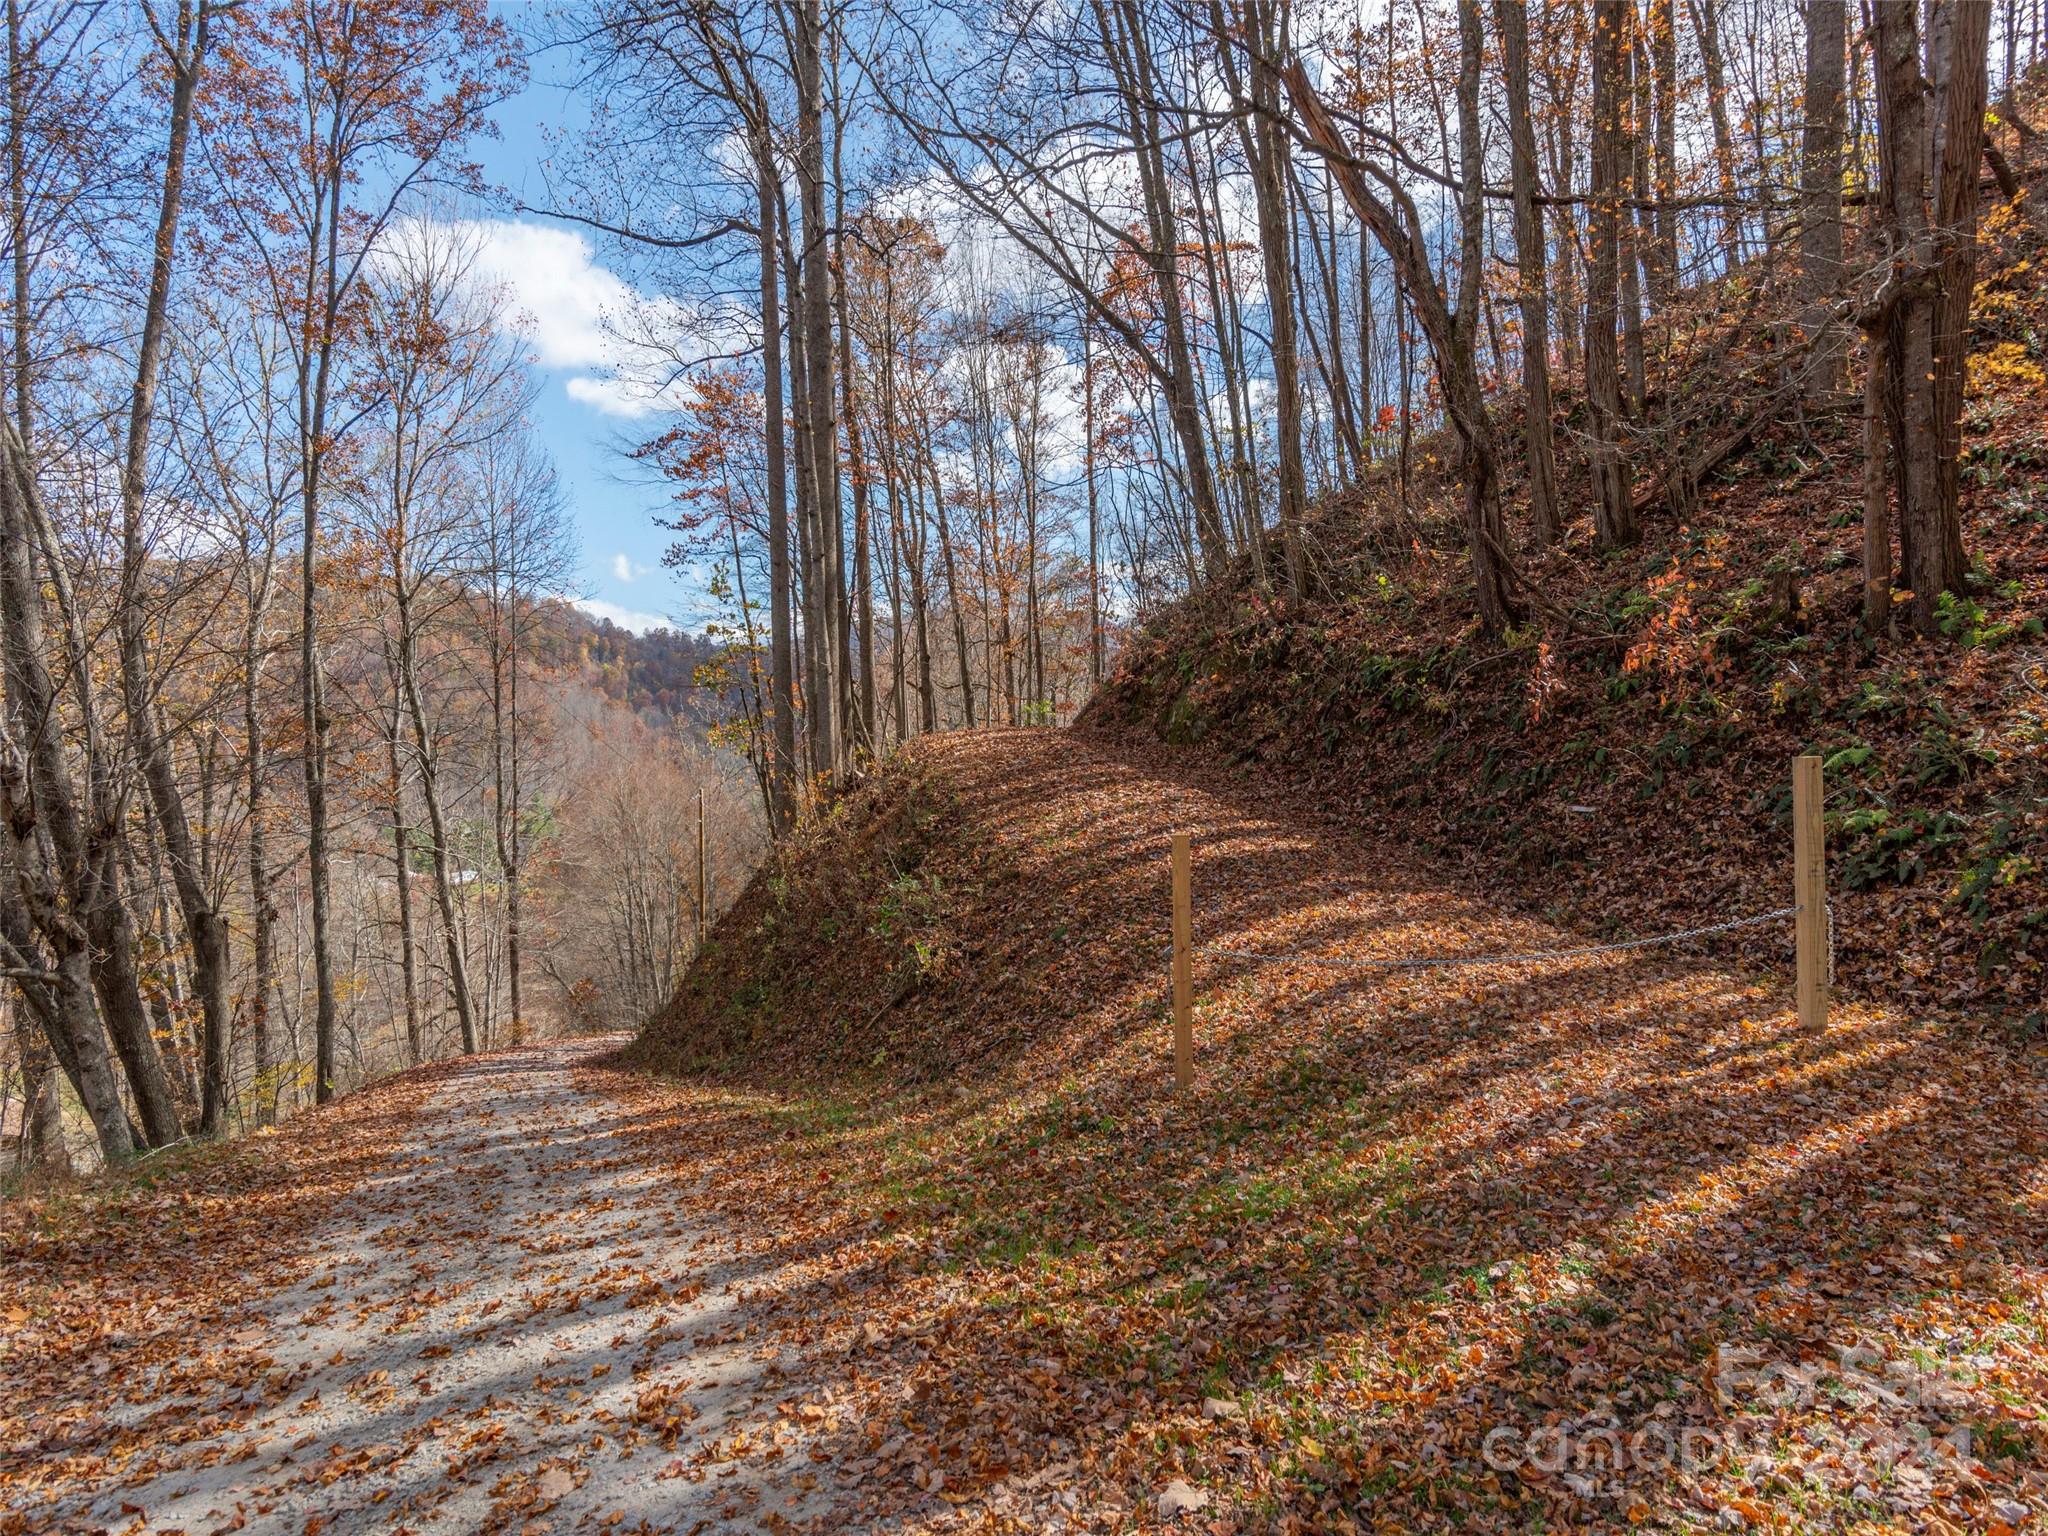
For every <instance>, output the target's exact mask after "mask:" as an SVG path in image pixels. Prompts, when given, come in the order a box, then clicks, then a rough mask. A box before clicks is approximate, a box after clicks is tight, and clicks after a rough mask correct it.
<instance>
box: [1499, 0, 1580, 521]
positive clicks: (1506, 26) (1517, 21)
mask: <svg viewBox="0 0 2048 1536" xmlns="http://www.w3.org/2000/svg"><path fill="white" fill-rule="evenodd" d="M1493 13H1494V17H1495V20H1496V23H1497V24H1498V26H1499V28H1500V36H1501V70H1502V74H1503V76H1504V83H1505V84H1506V86H1507V104H1508V137H1509V140H1510V142H1511V146H1512V159H1511V171H1510V187H1511V191H1512V193H1513V196H1514V202H1515V261H1516V277H1517V279H1518V288H1517V293H1516V298H1517V300H1518V301H1519V304H1520V307H1521V313H1522V390H1523V396H1524V400H1523V408H1522V425H1523V437H1524V441H1525V442H1526V444H1527V448H1528V459H1529V520H1530V522H1531V524H1532V525H1533V526H1534V528H1535V532H1536V543H1537V545H1538V546H1539V547H1541V548H1548V547H1549V546H1550V545H1552V544H1554V543H1556V542H1557V540H1558V538H1559V537H1560V535H1561V534H1562V532H1563V525H1562V523H1561V522H1560V520H1559V517H1558V511H1557V450H1556V446H1555V440H1554V438H1553V432H1552V426H1551V406H1550V309H1549V305H1550V294H1549V289H1548V283H1547V280H1546V276H1545V268H1546V265H1547V263H1546V262H1545V260H1544V245H1543V222H1542V217H1541V215H1540V214H1539V213H1538V211H1537V208H1536V197H1537V193H1538V191H1539V188H1538V186H1537V173H1536V128H1535V124H1534V122H1533V120H1532V119H1531V117H1530V113H1529V15H1528V11H1527V10H1526V9H1525V8H1524V6H1523V5H1522V3H1521V0H1494V8H1493Z"/></svg>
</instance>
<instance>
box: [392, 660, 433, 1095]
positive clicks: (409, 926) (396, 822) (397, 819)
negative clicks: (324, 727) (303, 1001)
mask: <svg viewBox="0 0 2048 1536" xmlns="http://www.w3.org/2000/svg"><path fill="white" fill-rule="evenodd" d="M397 670H398V669H397V668H396V666H394V667H393V668H392V673H393V677H392V682H393V684H394V686H393V689H392V697H391V714H390V717H389V719H388V720H387V722H386V725H385V732H384V745H385V751H386V757H387V761H386V767H387V771H388V772H389V774H390V791H391V806H390V810H391V873H392V877H393V879H394V881H395V883H396V884H397V887H398V974H399V986H400V989H401V993H402V998H401V1000H402V1002H403V1004H404V1007H405V1059H406V1064H407V1065H408V1066H414V1067H416V1066H418V1065H419V1064H420V1063H421V1062H422V1061H423V1060H425V1059H426V1040H425V1036H424V1032H423V1030H422V1029H421V1026H420V962H419V954H420V947H419V940H418V938H417V937H416V935H417V932H418V927H417V923H416V920H415V919H414V917H413V915H412V833H411V829H410V828H408V827H407V826H406V822H405V757H404V751H403V747H402V744H401V740H400V738H401V736H402V733H403V732H404V729H405V722H404V720H403V718H402V717H401V714H400V708H401V706H400V703H399V698H398V689H397V687H396V683H397V676H396V674H397Z"/></svg>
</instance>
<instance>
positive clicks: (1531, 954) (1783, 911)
mask: <svg viewBox="0 0 2048 1536" xmlns="http://www.w3.org/2000/svg"><path fill="white" fill-rule="evenodd" d="M1798 911H1799V908H1798V907H1796V906H1795V907H1779V908H1778V909H1777V910H1775V911H1772V912H1759V913H1758V914H1757V915H1756V916H1754V917H1733V918H1730V919H1728V921H1726V922H1722V923H1708V924H1705V925H1704V926H1702V927H1698V928H1686V929H1682V930H1680V931H1679V932H1677V933H1660V934H1658V935H1656V936H1655V937H1654V938H1648V939H1623V940H1620V941H1618V942H1616V943H1613V944H1588V945H1586V946H1585V947H1584V948H1581V949H1536V950H1529V951H1526V952H1524V953H1522V954H1515V955H1425V956H1418V957H1413V958H1409V959H1401V960H1369V959H1352V958H1349V957H1347V956H1343V955H1311V954H1307V953H1304V952H1302V951H1298V950H1293V951H1281V952H1277V953H1276V952H1273V951H1270V950H1257V949H1223V948H1220V947H1217V946H1215V945H1209V944H1196V945H1194V946H1192V948H1193V952H1194V953H1195V954H1198V955H1215V956H1218V957H1220V958H1222V959H1226V960H1263V961H1299V962H1301V963H1302V964H1305V965H1321V966H1331V967H1335V968H1338V969H1342V970H1359V971H1427V970H1437V969H1441V968H1446V967H1452V966H1466V965H1535V964H1540V963H1541V962H1543V961H1546V960H1577V959H1580V958H1582V957H1583V956H1586V955H1612V954H1619V953H1621V952H1622V951H1624V950H1631V949H1654V948H1656V947H1657V946H1659V945H1663V944H1682V943H1684V942H1685V941H1686V940H1687V939H1703V938H1707V937H1709V936H1710V935H1713V934H1717V933H1731V932H1733V931H1734V930H1735V929H1737V928H1756V927H1759V926H1761V925H1762V924H1764V923H1775V922H1777V921H1779V920H1780V919H1781V918H1787V917H1792V916H1795V915H1797V913H1798ZM1834 925H1835V914H1834V909H1833V907H1832V906H1830V907H1829V909H1828V978H1829V981H1830V982H1832V981H1833V979H1834V963H1835V927H1834Z"/></svg>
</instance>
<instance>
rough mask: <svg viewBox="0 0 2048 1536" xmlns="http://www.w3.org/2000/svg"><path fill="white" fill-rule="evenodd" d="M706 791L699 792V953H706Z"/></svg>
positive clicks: (700, 790)
mask: <svg viewBox="0 0 2048 1536" xmlns="http://www.w3.org/2000/svg"><path fill="white" fill-rule="evenodd" d="M705 895H706V892H705V889H704V791H703V790H702V789H699V790H698V791H697V952H698V953H699V954H702V953H703V952H704V927H705V923H706V922H707V920H708V918H707V914H706V911H705V905H704V898H705Z"/></svg>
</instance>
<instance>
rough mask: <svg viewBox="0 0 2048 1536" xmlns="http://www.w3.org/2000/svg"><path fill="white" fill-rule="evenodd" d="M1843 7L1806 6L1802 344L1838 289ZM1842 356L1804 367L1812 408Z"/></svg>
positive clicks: (1831, 1) (1821, 0) (1840, 0)
mask: <svg viewBox="0 0 2048 1536" xmlns="http://www.w3.org/2000/svg"><path fill="white" fill-rule="evenodd" d="M1847 13H1848V6H1847V5H1846V4H1845V3H1844V0H1807V5H1806V95H1805V115H1806V127H1805V131H1804V132H1803V134H1802V135H1801V137H1800V151H1799V205H1800V206H1799V292H1800V296H1801V297H1802V298H1803V299H1804V300H1805V301H1806V307H1805V311H1804V314H1803V316H1802V324H1803V325H1804V326H1805V328H1806V333H1807V335H1808V336H1809V337H1812V336H1817V335H1819V334H1820V331H1821V329H1822V327H1824V326H1825V325H1826V324H1827V323H1828V301H1829V300H1830V299H1832V298H1833V297H1834V295H1835V293H1836V292H1837V291H1838V290H1839V289H1840V288H1841V286H1842V133H1843V126H1844V122H1845V108H1844V104H1843V103H1844V96H1843V90H1844V74H1845V70H1846V65H1845V62H1844V61H1845V58H1846V54H1847V39H1846V35H1845V27H1846V24H1847ZM1844 362H1845V354H1844V352H1843V348H1842V344H1841V343H1840V342H1838V341H1823V342H1821V343H1820V344H1819V346H1818V347H1816V348H1815V350H1814V354H1813V356H1812V358H1811V359H1810V361H1809V363H1808V365H1807V366H1808V369H1809V371H1808V373H1807V397H1808V399H1810V400H1812V401H1814V402H1816V403H1818V402H1821V401H1825V400H1828V399H1830V398H1832V397H1833V396H1834V395H1835V394H1836V392H1837V391H1839V390H1840V389H1841V387H1842V368H1843V365H1844Z"/></svg>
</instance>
